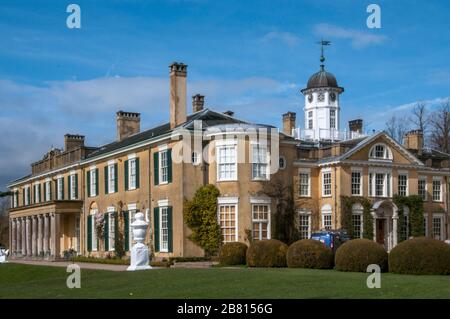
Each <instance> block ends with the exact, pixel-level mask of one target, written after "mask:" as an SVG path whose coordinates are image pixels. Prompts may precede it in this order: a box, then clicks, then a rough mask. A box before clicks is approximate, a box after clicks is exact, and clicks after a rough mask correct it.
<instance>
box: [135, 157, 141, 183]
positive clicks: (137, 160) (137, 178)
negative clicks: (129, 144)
mask: <svg viewBox="0 0 450 319" xmlns="http://www.w3.org/2000/svg"><path fill="white" fill-rule="evenodd" d="M135 161H136V164H135V167H136V188H139V175H140V174H139V172H140V169H139V157H137V158H136V160H135Z"/></svg>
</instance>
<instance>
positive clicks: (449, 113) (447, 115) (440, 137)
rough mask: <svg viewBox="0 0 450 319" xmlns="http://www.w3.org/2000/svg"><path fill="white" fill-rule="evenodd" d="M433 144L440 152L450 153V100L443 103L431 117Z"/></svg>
mask: <svg viewBox="0 0 450 319" xmlns="http://www.w3.org/2000/svg"><path fill="white" fill-rule="evenodd" d="M430 124H431V144H432V145H433V147H435V148H437V149H438V150H439V151H441V152H444V153H449V152H450V147H449V146H450V98H447V99H446V100H445V101H443V102H442V103H441V105H440V106H439V108H438V109H437V110H436V111H434V112H433V114H432V116H431V121H430Z"/></svg>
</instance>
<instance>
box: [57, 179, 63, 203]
mask: <svg viewBox="0 0 450 319" xmlns="http://www.w3.org/2000/svg"><path fill="white" fill-rule="evenodd" d="M63 178H64V177H58V178H57V179H56V199H57V200H63V198H64V187H63V186H64V185H63Z"/></svg>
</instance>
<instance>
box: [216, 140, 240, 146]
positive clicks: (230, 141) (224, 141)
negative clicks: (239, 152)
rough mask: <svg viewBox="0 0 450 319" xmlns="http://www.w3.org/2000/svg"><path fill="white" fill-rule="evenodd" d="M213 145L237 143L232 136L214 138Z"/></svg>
mask: <svg viewBox="0 0 450 319" xmlns="http://www.w3.org/2000/svg"><path fill="white" fill-rule="evenodd" d="M214 141H215V146H228V145H237V143H238V142H237V139H235V138H233V139H230V138H227V139H220V140H214Z"/></svg>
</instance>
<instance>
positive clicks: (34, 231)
mask: <svg viewBox="0 0 450 319" xmlns="http://www.w3.org/2000/svg"><path fill="white" fill-rule="evenodd" d="M31 226H32V229H31V254H32V255H33V257H35V256H37V232H38V230H37V216H35V215H34V216H31Z"/></svg>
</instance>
